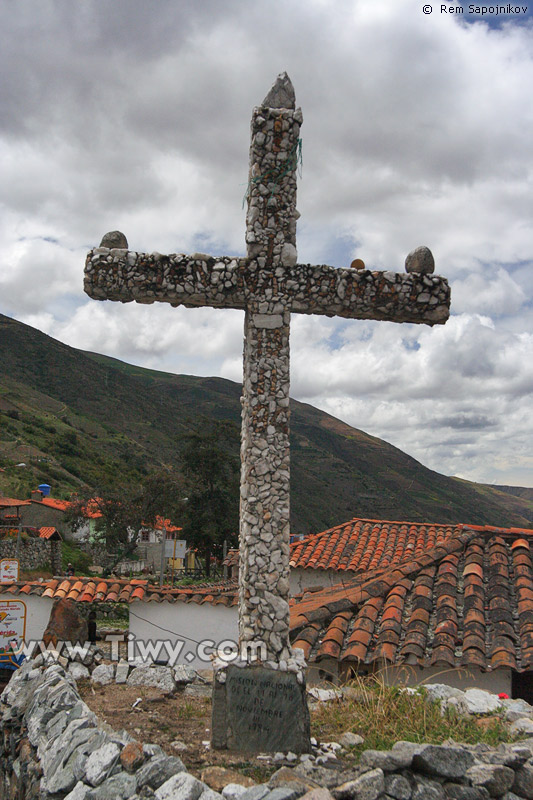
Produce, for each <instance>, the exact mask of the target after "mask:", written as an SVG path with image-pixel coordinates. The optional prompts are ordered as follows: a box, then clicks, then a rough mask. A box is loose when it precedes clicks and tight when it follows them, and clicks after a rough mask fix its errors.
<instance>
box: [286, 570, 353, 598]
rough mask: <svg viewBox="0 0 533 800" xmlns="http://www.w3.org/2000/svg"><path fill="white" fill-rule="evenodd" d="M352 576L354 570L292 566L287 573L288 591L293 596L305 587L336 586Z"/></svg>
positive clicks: (349, 579)
mask: <svg viewBox="0 0 533 800" xmlns="http://www.w3.org/2000/svg"><path fill="white" fill-rule="evenodd" d="M354 577H355V572H347V571H346V570H338V569H311V568H308V569H302V568H301V567H294V568H293V569H291V571H290V575H289V581H290V593H291V595H292V596H294V595H295V594H299V593H300V592H303V591H304V590H305V589H316V588H318V587H319V586H323V587H324V588H326V587H328V586H336V585H337V584H339V583H342V582H343V581H345V582H346V581H351V580H352V578H354Z"/></svg>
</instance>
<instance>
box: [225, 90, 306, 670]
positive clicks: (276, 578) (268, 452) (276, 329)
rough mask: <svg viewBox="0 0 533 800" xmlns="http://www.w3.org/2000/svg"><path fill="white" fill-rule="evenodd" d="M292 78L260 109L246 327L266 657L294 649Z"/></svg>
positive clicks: (245, 540) (246, 473)
mask: <svg viewBox="0 0 533 800" xmlns="http://www.w3.org/2000/svg"><path fill="white" fill-rule="evenodd" d="M294 105H295V104H294V92H293V89H292V85H291V83H290V81H289V79H288V77H287V76H286V75H283V76H280V77H279V78H278V81H277V82H276V84H275V85H274V87H273V88H272V90H271V91H270V93H269V94H268V95H267V97H266V98H265V100H264V101H263V105H262V106H260V107H259V108H256V109H254V112H253V116H252V126H251V128H252V130H251V144H250V172H249V189H248V213H247V217H246V242H247V247H248V257H249V267H248V270H247V276H248V282H249V289H250V290H251V296H250V300H249V303H248V308H247V311H246V314H245V323H244V375H243V396H242V434H241V513H240V596H239V610H240V613H239V638H240V641H241V645H243V644H244V645H245V644H246V643H247V642H251V641H255V642H258V641H262V642H264V644H265V645H266V653H267V659H268V660H269V661H273V662H275V663H276V664H278V663H279V662H280V661H281V660H286V659H288V658H289V657H290V655H291V650H290V643H289V604H288V598H289V553H290V551H289V531H290V519H289V515H290V496H289V495H290V454H289V384H290V374H289V324H290V309H289V307H288V306H287V302H286V299H285V298H284V293H283V292H282V291H281V285H282V284H283V283H284V280H283V278H284V274H285V270H286V267H288V266H291V265H294V264H296V219H297V211H296V168H297V163H298V156H299V146H300V139H299V133H300V124H301V121H302V117H301V111H300V109H298V110H295V108H294Z"/></svg>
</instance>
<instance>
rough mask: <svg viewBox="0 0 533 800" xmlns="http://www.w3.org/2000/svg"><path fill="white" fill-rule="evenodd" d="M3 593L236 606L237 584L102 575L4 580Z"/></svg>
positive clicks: (95, 600)
mask: <svg viewBox="0 0 533 800" xmlns="http://www.w3.org/2000/svg"><path fill="white" fill-rule="evenodd" d="M0 592H1V593H2V594H12V595H15V596H18V595H37V596H39V597H49V598H51V599H53V600H55V599H59V598H64V597H66V598H69V599H71V600H77V601H78V602H79V603H99V602H106V603H111V602H124V603H133V602H134V601H136V600H141V601H142V602H144V603H152V602H155V603H161V602H163V601H164V600H165V601H167V602H171V603H176V602H177V601H181V602H185V603H198V604H200V605H201V604H202V603H210V604H211V605H225V606H236V605H237V603H238V587H237V584H236V583H231V582H226V583H217V584H208V585H206V584H203V585H198V586H185V587H177V588H174V589H173V588H171V587H169V586H163V587H162V588H160V587H159V586H155V585H154V584H151V583H149V582H148V581H146V580H135V579H131V580H120V579H106V580H101V579H99V578H76V577H72V578H53V579H52V580H48V581H42V582H39V581H27V582H25V581H18V582H16V583H5V584H2V586H1V587H0Z"/></svg>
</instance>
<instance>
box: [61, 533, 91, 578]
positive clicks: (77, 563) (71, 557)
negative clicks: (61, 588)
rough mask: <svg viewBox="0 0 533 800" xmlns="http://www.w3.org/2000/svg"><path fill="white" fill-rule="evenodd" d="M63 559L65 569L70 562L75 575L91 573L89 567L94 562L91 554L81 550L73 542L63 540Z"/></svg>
mask: <svg viewBox="0 0 533 800" xmlns="http://www.w3.org/2000/svg"><path fill="white" fill-rule="evenodd" d="M61 560H62V566H63V569H64V570H66V568H67V566H68V564H69V563H70V564H72V566H73V567H74V574H75V575H89V567H90V565H91V564H92V559H91V557H90V555H88V554H87V553H85V552H84V551H83V550H80V548H79V547H76V545H74V544H72V542H65V541H63V542H62V545H61Z"/></svg>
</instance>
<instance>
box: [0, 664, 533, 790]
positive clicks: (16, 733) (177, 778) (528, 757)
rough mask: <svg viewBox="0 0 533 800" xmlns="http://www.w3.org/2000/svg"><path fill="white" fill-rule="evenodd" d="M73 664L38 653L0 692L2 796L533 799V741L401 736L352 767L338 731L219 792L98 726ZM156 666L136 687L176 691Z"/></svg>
mask: <svg viewBox="0 0 533 800" xmlns="http://www.w3.org/2000/svg"><path fill="white" fill-rule="evenodd" d="M125 666H126V667H127V665H125ZM74 667H77V668H78V669H79V670H80V671H81V672H82V674H83V671H84V672H85V674H87V672H88V671H87V670H86V669H85V668H84V667H83V666H82V665H81V664H70V665H69V666H68V671H65V669H63V666H61V665H60V664H57V663H52V665H48V666H47V665H46V664H45V663H44V660H43V657H42V656H40V657H38V658H37V659H35V660H34V661H30V662H27V663H26V664H24V666H23V667H22V668H21V669H20V670H19V671H18V672H16V673H15V674H14V676H13V678H12V679H11V682H10V683H9V684H8V686H7V687H6V689H5V690H4V692H3V694H2V696H1V699H0V800H36V799H37V798H39V800H64V798H66V799H67V800H110V799H111V798H117V800H126V798H134V799H135V800H137V798H140V797H142V798H152V797H154V798H155V800H174V799H175V800H178V798H179V800H221V799H222V796H223V797H225V798H226V800H297V798H300V797H301V798H302V799H303V800H391V798H396V800H446V799H447V798H457V799H458V800H459V799H461V800H489V798H490V797H500V798H502V799H503V800H517V798H533V740H532V739H526V740H524V741H519V742H514V743H512V744H507V745H500V746H499V747H498V748H497V749H494V748H490V747H488V745H460V744H455V743H454V744H449V745H428V744H416V743H412V742H397V743H396V744H395V745H394V746H393V747H392V749H391V750H388V751H376V750H365V751H363V753H362V754H361V758H360V761H359V764H353V763H350V764H348V762H346V761H343V760H342V758H340V759H339V758H338V756H339V755H341V753H342V752H343V750H342V748H343V747H351V746H355V745H356V744H358V743H359V742H358V741H357V740H358V738H359V737H357V736H356V735H355V734H352V733H350V734H344V735H343V737H341V740H343V741H344V739H347V741H344V744H343V745H341V744H339V743H334V742H333V743H324V744H322V745H320V744H318V743H316V742H315V743H314V744H313V748H312V750H313V752H312V753H309V754H304V755H303V756H302V757H301V758H300V761H299V763H298V764H297V765H296V766H292V767H289V765H290V764H293V765H294V763H295V761H296V756H295V755H294V754H292V753H286V754H284V753H277V754H276V755H274V756H272V758H271V761H272V762H273V763H278V764H283V766H282V767H281V768H280V769H278V771H277V772H275V773H274V774H273V775H272V776H271V778H270V779H269V781H268V782H267V783H262V784H258V785H255V786H250V787H248V788H245V787H243V786H240V785H236V784H234V783H229V784H228V785H227V786H226V785H224V783H222V785H224V788H223V789H222V793H223V794H222V795H220V794H218V793H217V792H215V791H213V789H210V788H209V787H208V786H207V785H206V784H205V783H203V782H202V781H199V780H198V779H196V778H195V777H193V776H192V775H190V774H189V773H188V772H187V770H186V767H185V765H184V764H183V762H182V761H181V759H180V758H177V757H172V756H167V755H165V753H164V752H163V751H162V750H161V748H160V747H158V746H157V745H154V744H143V743H141V742H139V741H137V740H135V739H133V738H132V737H131V736H129V734H127V733H126V732H124V731H122V732H120V733H117V732H115V731H113V730H111V729H110V728H109V726H107V725H105V724H103V723H101V722H100V721H99V720H98V718H97V717H96V716H95V714H94V713H93V712H92V711H91V710H90V709H89V708H88V706H87V705H86V704H85V703H84V702H83V701H82V700H81V698H80V695H79V693H78V691H77V687H76V682H75V680H74V677H73V676H74V671H75V670H74ZM106 670H114V667H113V666H105V665H102V666H100V667H96V669H95V670H94V671H93V675H92V680H93V681H94V682H107V681H103V680H102V679H101V678H102V676H100V675H98V679H97V680H96V673H97V671H106ZM162 670H165V668H164V667H157V666H146V667H137V668H135V669H134V670H133V672H143V677H144V680H143V682H142V683H140V682H137V684H135V685H152V686H157V685H160V688H161V691H172V690H173V686H175V684H174V682H172V685H171V686H166V685H165V686H163V685H161V684H160V683H159V684H158V683H157V682H153V681H152V682H150V681H148V680H147V678H148V677H149V673H153V677H154V678H156V677H160V673H161V671H162ZM167 671H168V672H169V673H170V670H167ZM182 671H183V668H182ZM187 671H188V670H187V668H185V672H187ZM189 671H190V672H191V673H192V674H194V671H192V670H189ZM123 677H124V680H125V676H123ZM182 678H183V679H184V680H185V681H186V682H189V681H190V680H191V679H192V678H191V677H190V676H187V675H185V674H184V675H181V673H180V679H182ZM112 679H113V678H111V680H112ZM117 682H118V668H117ZM122 682H123V681H122ZM129 683H130V678H128V684H129ZM117 688H118V687H117ZM435 688H438V687H435ZM444 688H446V687H444ZM475 691H477V690H475ZM478 694H485V693H480V692H478ZM495 700H496V702H498V698H495ZM508 702H509V703H515V704H516V702H519V701H508ZM526 706H527V704H526ZM508 710H510V709H508ZM526 710H528V713H529V716H530V715H531V711H532V709H531V706H529V707H528V709H525V708H524V709H523V712H524V713H525V712H526ZM514 713H515V714H516V713H519V712H518V711H517V712H514ZM531 724H532V723H530V726H531ZM263 758H264V756H263ZM222 772H223V770H222ZM206 780H208V778H207V777H206ZM218 788H220V787H218Z"/></svg>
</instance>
